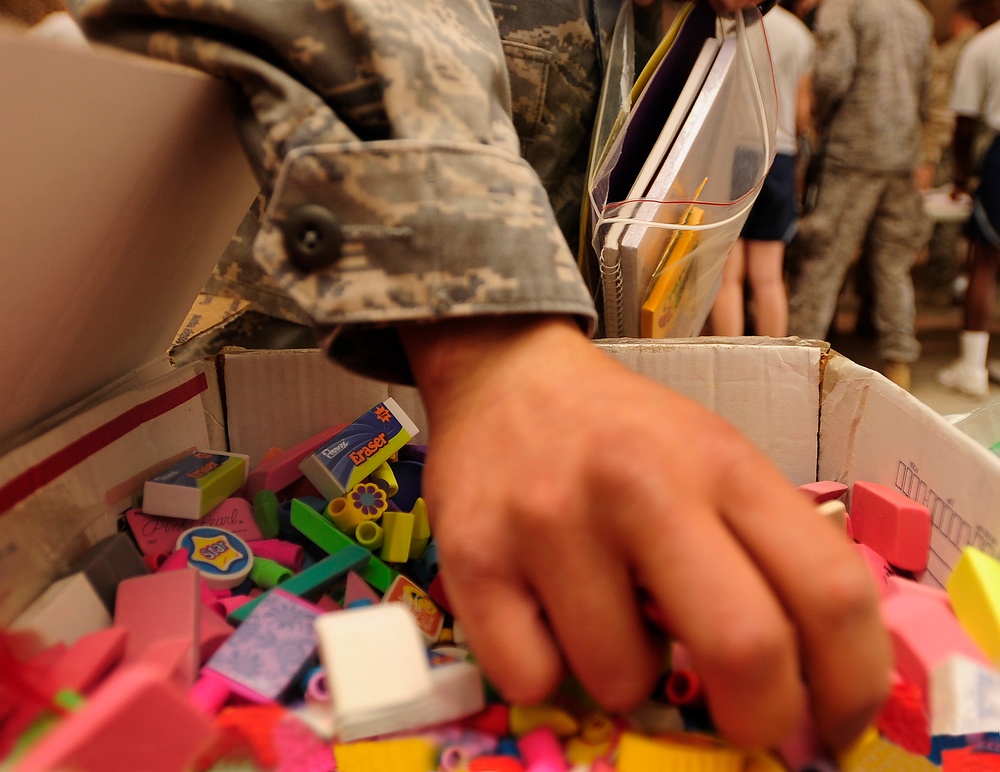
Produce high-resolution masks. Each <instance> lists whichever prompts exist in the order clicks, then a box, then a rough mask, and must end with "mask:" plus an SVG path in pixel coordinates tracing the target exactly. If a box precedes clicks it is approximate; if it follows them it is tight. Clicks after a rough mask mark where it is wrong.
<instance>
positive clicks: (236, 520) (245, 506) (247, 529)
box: [125, 496, 263, 555]
mask: <svg viewBox="0 0 1000 772" xmlns="http://www.w3.org/2000/svg"><path fill="white" fill-rule="evenodd" d="M125 521H126V522H127V523H128V527H129V528H130V529H131V530H132V535H133V536H134V537H135V540H136V543H138V545H139V549H140V550H141V551H142V554H143V555H151V554H156V553H158V552H172V551H173V549H174V547H175V546H176V544H177V537H178V536H180V535H181V534H182V533H183V532H184V531H186V530H188V529H189V528H190V527H191V521H190V520H186V519H184V518H180V517H162V516H159V515H147V514H146V513H145V512H142V511H140V510H138V509H130V510H128V511H127V512H125ZM198 524H199V525H210V526H213V527H215V528H222V529H224V530H226V531H229V532H231V533H235V534H236V535H237V536H239V537H240V538H241V539H243V541H254V540H255V539H262V538H263V534H261V532H260V526H259V525H257V521H256V520H254V519H253V507H252V506H251V505H250V502H249V501H247V500H246V499H243V498H239V497H235V496H234V497H231V498H228V499H226V500H225V501H223V502H222V503H221V504H219V506H217V507H216V508H215V509H213V510H212V511H210V512H209V513H208V514H207V515H205V516H204V517H203V518H201V520H199V521H198Z"/></svg>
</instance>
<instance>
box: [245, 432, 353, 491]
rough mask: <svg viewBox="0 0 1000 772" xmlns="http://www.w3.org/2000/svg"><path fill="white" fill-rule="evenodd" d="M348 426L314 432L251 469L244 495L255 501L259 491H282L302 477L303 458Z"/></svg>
mask: <svg viewBox="0 0 1000 772" xmlns="http://www.w3.org/2000/svg"><path fill="white" fill-rule="evenodd" d="M347 426H348V425H347V424H335V425H334V426H331V427H329V428H327V429H324V430H323V431H321V432H320V433H319V434H314V435H313V436H312V437H310V438H309V439H307V440H303V441H302V442H300V443H299V444H298V445H295V446H293V447H291V448H288V450H283V451H281V452H280V453H277V454H276V455H274V456H273V457H271V458H269V459H268V460H267V461H262V462H261V463H260V464H258V465H257V466H255V467H254V468H253V469H251V470H250V474H249V476H248V477H247V484H246V487H245V488H244V493H243V495H244V496H246V498H247V499H249V500H250V501H253V497H254V495H255V494H256V493H258V492H259V491H271V493H280V492H281V491H282V490H284V489H285V488H287V487H288V486H289V485H291V484H292V483H294V482H295V481H296V480H299V479H301V477H302V470H301V469H299V464H301V463H302V459H304V458H305V457H306V456H308V455H309V454H310V453H312V452H313V451H314V450H316V448H318V447H320V446H321V445H324V444H326V443H327V442H329V441H330V440H331V439H333V438H334V437H335V436H337V434H339V433H340V432H341V431H343V430H344V429H346V428H347Z"/></svg>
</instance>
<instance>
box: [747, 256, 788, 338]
mask: <svg viewBox="0 0 1000 772" xmlns="http://www.w3.org/2000/svg"><path fill="white" fill-rule="evenodd" d="M784 259H785V244H784V242H783V241H748V242H747V245H746V263H747V273H748V275H749V277H750V293H751V301H750V302H751V303H752V304H753V313H754V319H755V321H756V330H757V334H758V335H766V336H770V337H772V338H783V337H784V336H785V335H787V334H788V295H787V294H786V292H785V279H784V273H783V263H784Z"/></svg>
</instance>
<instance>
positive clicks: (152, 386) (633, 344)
mask: <svg viewBox="0 0 1000 772" xmlns="http://www.w3.org/2000/svg"><path fill="white" fill-rule="evenodd" d="M598 345H600V346H602V347H603V348H604V349H605V350H607V351H608V352H609V353H610V354H611V355H612V356H614V357H616V358H617V359H619V360H621V361H622V362H624V363H625V364H627V365H628V366H630V367H632V368H633V369H635V370H637V371H639V372H642V373H644V374H645V375H648V376H649V377H652V378H655V379H656V380H658V381H661V382H663V383H665V384H667V385H669V386H671V387H673V388H675V389H677V390H678V391H680V392H682V393H685V394H687V395H688V396H690V397H692V398H694V399H696V400H697V401H699V402H700V403H702V404H704V405H706V406H707V407H709V408H711V409H712V410H714V411H715V412H717V413H719V414H720V415H722V416H723V417H724V418H726V419H727V420H729V421H731V422H732V423H734V424H735V425H736V426H738V427H739V428H740V429H741V430H742V431H743V432H744V433H746V434H747V435H748V436H749V437H750V439H751V440H753V441H754V442H755V443H756V444H757V445H758V446H759V447H760V448H761V449H762V450H763V451H764V452H765V453H766V454H767V455H768V456H769V457H770V458H771V459H772V460H773V461H774V462H775V463H776V464H777V465H778V467H779V468H780V469H781V470H782V471H783V472H784V474H785V475H786V476H787V477H788V478H789V480H790V481H792V482H793V483H795V484H802V483H805V482H809V481H813V480H816V479H831V480H839V481H841V482H845V483H847V484H851V483H853V482H854V481H856V480H869V481H874V482H880V483H883V484H886V485H890V486H892V487H894V488H896V489H897V490H899V491H901V492H902V493H904V494H905V495H907V496H908V497H910V498H912V499H915V500H917V501H920V502H922V503H924V504H926V505H927V506H928V507H929V508H930V509H931V512H932V514H933V522H934V526H935V530H934V535H933V540H932V556H931V565H930V568H929V569H928V572H927V576H926V581H928V582H931V583H936V584H939V585H940V584H941V583H943V581H944V579H945V578H946V576H947V574H948V572H949V571H950V569H951V567H952V566H954V564H955V561H956V560H957V558H958V556H959V554H960V551H961V549H962V548H963V547H965V546H966V545H969V544H971V545H974V546H977V547H979V548H980V549H983V550H984V551H986V552H988V553H990V554H996V549H995V543H996V533H997V531H998V528H1000V522H998V521H1000V518H998V516H997V514H996V507H995V506H994V505H993V502H994V501H996V500H997V498H998V497H1000V460H998V459H997V458H996V457H995V456H994V455H993V454H992V453H990V452H989V451H988V450H986V449H984V448H983V447H982V446H980V445H978V444H977V443H975V442H974V441H973V440H972V439H971V438H969V437H968V436H966V435H965V434H962V433H961V432H959V431H957V430H956V429H955V428H954V427H952V426H951V425H950V424H949V423H948V422H947V421H945V420H944V419H943V418H941V417H940V416H939V415H937V414H936V413H934V412H933V411H931V410H930V409H929V408H927V407H926V406H924V405H923V404H922V403H920V402H918V401H917V400H915V399H913V398H912V397H911V396H910V395H909V394H907V393H906V392H904V391H902V390H901V389H899V388H898V387H897V386H895V385H894V384H892V383H891V382H889V381H888V380H886V379H885V378H884V377H882V376H881V375H879V374H878V373H875V372H873V371H871V370H868V369H866V368H863V367H860V366H859V365H857V364H855V363H853V362H851V361H850V360H848V359H846V358H844V357H842V356H840V355H838V354H836V353H835V352H831V351H829V350H828V349H827V348H826V347H825V346H824V345H822V344H818V343H815V342H801V341H797V340H795V339H788V340H776V341H771V340H764V339H732V340H730V339H719V338H699V339H694V340H690V341H667V342H659V343H654V342H650V341H629V340H622V341H606V342H601V343H599V344H598ZM387 397H393V398H394V399H395V400H396V401H397V402H399V404H400V405H401V406H402V407H403V409H404V410H405V411H406V412H407V413H408V414H409V415H410V416H411V417H412V418H413V419H414V420H415V421H416V423H417V424H418V426H420V427H421V430H422V432H424V433H423V434H421V435H420V439H421V441H422V442H426V441H427V440H428V439H429V437H428V435H427V433H426V431H427V430H426V418H425V414H424V411H423V409H422V406H421V404H420V400H419V396H418V394H417V392H416V391H415V390H414V389H411V388H407V387H400V386H393V385H389V384H385V383H380V382H376V381H372V380H369V379H365V378H361V377H358V376H356V375H354V374H352V373H349V372H347V371H345V370H344V369H342V368H340V367H338V366H336V365H334V364H332V363H330V362H329V361H328V360H327V359H326V358H325V357H324V355H323V354H322V353H321V352H320V351H318V350H287V351H233V352H228V353H224V354H222V355H220V356H219V357H217V358H216V359H215V360H214V361H208V362H198V363H192V364H190V365H185V366H183V367H179V368H176V369H173V370H170V371H168V372H167V373H160V372H159V371H158V370H156V369H152V370H151V371H150V370H142V371H139V372H137V373H135V374H134V375H133V376H132V377H131V378H130V379H129V382H128V383H127V384H122V387H121V388H120V390H119V392H118V393H116V394H115V395H114V396H112V397H111V398H109V399H106V400H104V401H102V402H100V403H99V404H97V405H85V407H84V409H82V410H81V411H80V412H79V413H78V414H75V415H72V416H71V417H69V418H67V420H65V421H64V422H62V423H61V424H60V425H59V426H58V427H56V428H54V429H52V430H51V431H49V432H47V433H45V434H44V435H42V436H41V437H38V438H37V439H35V440H33V441H32V442H29V443H26V444H25V445H23V446H21V447H19V448H17V449H16V450H14V451H12V452H10V453H8V454H7V455H5V456H4V457H2V458H0V622H7V621H9V620H10V619H12V618H13V617H14V616H15V615H16V614H17V613H18V612H19V611H20V610H21V609H23V608H24V607H25V606H26V605H27V603H28V602H30V600H31V599H32V598H33V597H35V596H37V595H38V594H39V593H40V592H41V591H42V590H43V589H44V588H45V587H46V586H47V585H48V584H49V583H50V582H51V581H52V580H54V579H55V578H56V577H58V576H59V575H60V572H61V571H62V570H64V569H65V567H66V566H67V565H68V563H69V562H70V561H71V560H72V558H73V557H74V556H75V555H76V554H78V553H79V552H80V551H82V550H83V549H84V548H85V547H86V546H87V545H88V544H89V543H92V542H94V541H96V540H97V539H99V538H101V537H102V536H105V535H107V534H110V533H113V532H114V531H115V530H116V529H117V528H118V517H119V515H120V513H121V512H123V511H124V510H125V509H126V508H127V507H128V506H131V505H134V504H135V503H136V502H137V500H138V495H139V493H140V492H141V489H142V482H143V480H144V479H145V478H146V477H148V476H150V475H152V474H153V473H155V472H156V471H158V470H159V469H160V468H162V467H163V466H165V465H166V464H167V463H168V462H169V461H170V460H172V459H174V458H176V457H177V456H179V455H180V454H182V453H185V452H187V451H188V450H190V449H192V448H195V447H197V448H213V449H229V450H232V451H235V452H240V453H246V454H248V455H249V456H250V461H251V467H252V466H253V465H255V464H256V463H258V462H259V461H260V460H261V459H262V458H263V456H264V454H265V453H266V452H267V450H268V449H269V448H271V447H274V446H279V447H287V446H290V445H292V444H294V443H296V442H298V441H300V440H302V439H304V438H306V437H308V436H311V435H312V434H315V433H316V432H318V431H320V430H321V429H324V428H326V427H327V426H329V425H331V424H333V423H339V422H346V421H351V420H353V419H355V418H356V417H357V416H358V415H360V414H361V413H363V412H364V411H366V410H367V409H369V408H370V407H371V406H372V405H373V404H375V403H377V402H379V401H381V400H384V399H385V398H387ZM223 403H224V404H225V410H223V409H222V405H223Z"/></svg>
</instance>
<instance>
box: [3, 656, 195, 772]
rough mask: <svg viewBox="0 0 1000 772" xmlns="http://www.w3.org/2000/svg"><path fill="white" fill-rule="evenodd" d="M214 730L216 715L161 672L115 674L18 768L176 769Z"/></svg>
mask: <svg viewBox="0 0 1000 772" xmlns="http://www.w3.org/2000/svg"><path fill="white" fill-rule="evenodd" d="M214 734H215V730H214V728H213V726H212V719H211V717H210V716H208V715H207V714H205V713H203V712H202V711H201V710H199V709H198V708H197V707H196V706H195V705H194V703H192V702H191V701H190V700H188V699H187V697H186V695H185V694H184V693H183V692H182V691H180V690H179V689H177V687H176V686H175V685H174V684H172V683H171V682H170V681H169V680H168V679H167V678H166V677H165V676H164V675H163V674H162V673H161V672H159V671H157V670H156V669H154V668H149V667H144V666H141V665H136V666H132V667H129V668H124V669H122V670H120V671H117V672H116V673H115V674H113V675H112V676H111V677H110V678H109V679H108V680H107V681H105V682H104V683H103V684H102V685H101V686H100V687H98V689H97V690H96V691H95V692H94V694H93V695H92V696H91V698H90V700H89V701H88V703H87V706H86V709H85V710H80V711H76V712H73V713H70V714H69V715H68V716H67V717H66V718H64V719H63V720H62V721H60V722H59V723H58V724H56V725H55V726H54V727H53V728H52V729H51V730H50V731H49V732H48V733H47V734H45V735H44V737H43V738H42V739H41V740H40V741H38V742H37V743H36V744H35V745H33V746H32V747H31V748H30V749H29V750H28V751H27V753H26V754H25V755H24V756H23V757H22V758H21V759H20V760H19V762H18V763H17V764H16V765H15V767H16V769H17V770H18V771H19V772H42V770H57V769H59V770H70V769H71V770H74V772H110V771H111V770H140V769H141V770H143V772H176V770H179V769H191V768H193V765H194V762H195V760H196V758H197V756H198V754H199V753H201V752H203V751H204V750H205V749H206V747H207V746H208V744H209V742H210V741H211V739H212V737H213V736H214Z"/></svg>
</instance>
